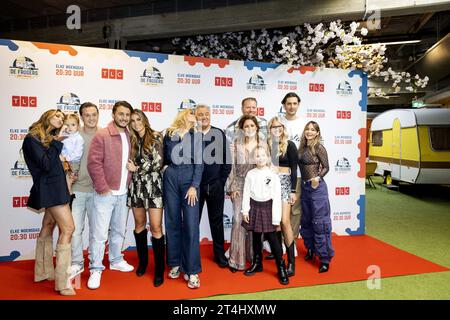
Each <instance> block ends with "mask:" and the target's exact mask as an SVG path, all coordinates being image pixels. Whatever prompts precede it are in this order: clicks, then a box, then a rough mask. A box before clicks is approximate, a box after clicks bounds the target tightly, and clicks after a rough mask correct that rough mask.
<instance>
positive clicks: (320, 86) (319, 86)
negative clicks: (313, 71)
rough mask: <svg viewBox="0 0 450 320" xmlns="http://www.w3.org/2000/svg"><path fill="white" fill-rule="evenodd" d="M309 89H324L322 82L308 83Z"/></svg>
mask: <svg viewBox="0 0 450 320" xmlns="http://www.w3.org/2000/svg"><path fill="white" fill-rule="evenodd" d="M309 91H311V92H324V91H325V85H324V84H323V83H310V84H309Z"/></svg>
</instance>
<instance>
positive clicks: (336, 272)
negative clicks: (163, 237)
mask: <svg viewBox="0 0 450 320" xmlns="http://www.w3.org/2000/svg"><path fill="white" fill-rule="evenodd" d="M333 245H334V248H335V252H336V256H335V258H334V260H333V261H332V264H331V267H330V271H329V272H328V273H323V274H319V273H318V272H317V270H318V265H317V264H315V265H313V264H311V263H307V262H305V261H304V260H303V256H304V254H305V250H304V249H303V243H302V241H301V239H300V240H299V241H298V243H297V247H298V248H299V255H300V256H299V257H297V259H296V264H297V265H296V275H295V276H294V277H292V278H290V284H289V285H288V286H282V285H280V284H279V283H278V280H277V278H276V275H275V273H276V266H275V262H274V261H273V260H272V261H267V260H265V261H264V272H262V273H258V274H256V275H255V276H252V277H246V276H244V275H243V274H242V273H241V272H237V273H234V274H233V273H231V272H230V271H229V270H228V269H220V268H219V267H218V266H217V265H216V264H215V263H214V262H213V261H212V248H211V246H210V245H202V246H201V254H202V257H203V259H202V267H203V272H202V273H201V274H200V281H201V287H200V288H199V289H196V290H192V289H189V288H188V287H187V285H186V282H185V281H184V280H183V277H182V276H181V277H180V278H179V279H175V280H173V279H168V278H166V279H165V282H164V284H163V285H162V286H161V287H159V288H154V287H153V283H152V278H151V275H150V273H151V272H152V270H153V264H152V263H151V264H150V266H149V268H150V273H149V272H147V274H146V275H145V276H143V277H141V278H138V277H136V275H135V273H134V271H133V272H131V273H121V272H118V271H111V270H108V269H107V270H105V271H104V272H103V275H102V284H101V287H100V288H99V289H97V290H89V289H88V288H87V285H86V283H87V279H88V277H89V271H88V270H87V268H85V272H84V273H83V274H82V277H81V283H80V285H81V287H80V288H79V289H77V295H76V296H74V297H62V296H59V295H58V294H57V293H56V292H55V291H54V290H53V288H54V282H53V281H44V282H41V283H34V282H33V265H34V261H18V262H6V263H0V299H25V300H28V299H36V300H38V299H46V300H47V299H83V300H92V299H94V300H95V299H133V300H135V299H151V300H153V299H191V298H200V297H207V296H213V295H219V294H236V293H250V292H258V291H265V290H271V289H281V288H292V287H300V286H313V285H320V284H329V283H340V282H350V281H358V280H366V279H367V278H368V277H369V274H368V273H367V267H368V266H371V265H377V266H379V267H380V270H381V277H382V278H386V277H394V276H401V275H412V274H420V273H430V272H441V271H448V270H449V269H448V268H445V267H442V266H439V265H437V264H434V263H432V262H430V261H427V260H425V259H422V258H420V257H417V256H415V255H412V254H410V253H407V252H405V251H402V250H399V249H397V248H395V247H393V246H391V245H389V244H386V243H383V242H381V241H379V240H377V239H374V238H372V237H369V236H334V237H333ZM150 252H151V251H150ZM125 258H126V260H127V261H128V262H129V263H130V264H132V265H136V263H137V257H136V252H135V251H131V250H130V251H127V252H125ZM149 258H150V261H153V260H152V258H153V257H152V256H150V257H149ZM104 264H105V266H108V263H107V260H106V259H105V263H104ZM86 265H87V261H86Z"/></svg>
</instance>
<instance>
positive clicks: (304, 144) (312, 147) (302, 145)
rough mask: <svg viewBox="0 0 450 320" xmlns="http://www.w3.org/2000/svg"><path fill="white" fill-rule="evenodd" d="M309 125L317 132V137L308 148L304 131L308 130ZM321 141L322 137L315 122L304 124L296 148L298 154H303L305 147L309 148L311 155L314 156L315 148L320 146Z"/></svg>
mask: <svg viewBox="0 0 450 320" xmlns="http://www.w3.org/2000/svg"><path fill="white" fill-rule="evenodd" d="M310 124H312V126H313V128H314V129H315V130H316V131H317V133H318V135H317V136H316V137H315V138H314V141H313V142H312V143H311V144H310V145H309V146H308V141H307V140H306V137H305V131H306V128H308V127H309V125H310ZM321 139H322V137H321V135H320V127H319V125H318V123H317V122H315V121H309V122H308V123H307V124H306V126H305V129H303V133H302V137H301V139H300V146H299V148H298V149H299V151H300V153H303V152H304V150H305V149H306V148H307V147H309V149H310V151H311V153H312V154H313V155H316V146H318V145H319V144H320V141H321Z"/></svg>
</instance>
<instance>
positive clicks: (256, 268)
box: [244, 253, 263, 276]
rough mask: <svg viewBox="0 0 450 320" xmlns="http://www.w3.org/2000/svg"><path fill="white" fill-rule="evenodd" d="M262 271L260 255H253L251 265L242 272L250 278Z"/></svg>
mask: <svg viewBox="0 0 450 320" xmlns="http://www.w3.org/2000/svg"><path fill="white" fill-rule="evenodd" d="M262 271H263V264H262V256H261V254H257V253H255V256H254V257H253V263H252V265H251V266H250V268H248V269H247V270H245V271H244V274H245V275H246V276H252V275H254V274H255V273H256V272H262Z"/></svg>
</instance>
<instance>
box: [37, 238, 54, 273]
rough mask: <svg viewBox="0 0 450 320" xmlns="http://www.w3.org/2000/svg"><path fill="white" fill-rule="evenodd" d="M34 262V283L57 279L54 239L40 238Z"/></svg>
mask: <svg viewBox="0 0 450 320" xmlns="http://www.w3.org/2000/svg"><path fill="white" fill-rule="evenodd" d="M35 254H36V256H35V261H34V282H39V281H42V280H54V279H55V267H54V265H53V237H52V236H47V237H38V238H37V241H36V252H35Z"/></svg>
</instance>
